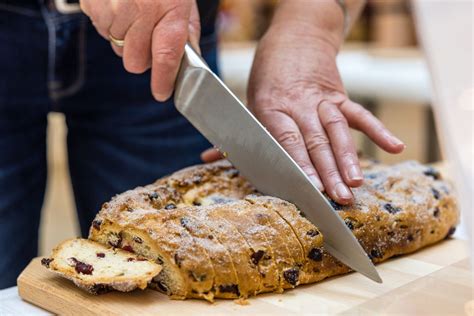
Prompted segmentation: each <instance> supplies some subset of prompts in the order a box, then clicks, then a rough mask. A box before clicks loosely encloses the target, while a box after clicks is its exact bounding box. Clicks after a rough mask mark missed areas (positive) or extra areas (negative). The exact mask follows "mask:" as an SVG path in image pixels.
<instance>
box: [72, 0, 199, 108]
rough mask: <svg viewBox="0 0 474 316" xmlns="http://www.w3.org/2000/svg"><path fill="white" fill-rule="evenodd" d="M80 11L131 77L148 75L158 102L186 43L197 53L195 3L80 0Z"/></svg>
mask: <svg viewBox="0 0 474 316" xmlns="http://www.w3.org/2000/svg"><path fill="white" fill-rule="evenodd" d="M80 4H81V9H82V10H83V12H84V13H85V14H86V15H88V16H89V17H90V19H91V20H92V23H93V24H94V26H95V27H96V29H97V31H98V32H99V33H100V35H102V36H103V37H104V38H105V39H107V40H109V39H110V36H112V37H113V38H115V39H119V40H124V45H123V47H119V46H117V45H114V44H112V43H111V44H112V49H113V50H114V51H115V53H116V54H117V55H119V56H121V57H122V58H123V64H124V67H125V69H126V70H127V71H129V72H131V73H136V74H139V73H143V72H145V71H146V70H148V69H149V68H151V69H152V72H151V90H152V93H153V96H154V97H155V99H157V100H158V101H165V100H166V99H168V98H169V97H170V96H171V94H172V93H173V90H174V83H175V80H176V76H177V74H178V71H179V67H180V64H181V58H182V56H183V53H184V46H185V44H186V41H188V40H189V42H190V43H191V45H192V46H193V47H194V48H195V49H199V37H200V33H201V29H200V21H199V12H198V8H197V5H196V1H195V0H160V1H156V0H100V1H98V0H81V2H80Z"/></svg>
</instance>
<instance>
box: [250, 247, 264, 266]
mask: <svg viewBox="0 0 474 316" xmlns="http://www.w3.org/2000/svg"><path fill="white" fill-rule="evenodd" d="M264 254H265V251H263V250H258V251H256V252H254V253H253V254H252V255H250V259H251V260H252V263H253V264H254V265H258V263H259V262H260V260H261V259H262V257H263V255H264Z"/></svg>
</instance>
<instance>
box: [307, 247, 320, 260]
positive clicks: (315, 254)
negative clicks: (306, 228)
mask: <svg viewBox="0 0 474 316" xmlns="http://www.w3.org/2000/svg"><path fill="white" fill-rule="evenodd" d="M308 258H309V259H311V260H313V261H321V260H323V252H322V251H321V249H318V248H313V249H311V250H310V251H309V253H308Z"/></svg>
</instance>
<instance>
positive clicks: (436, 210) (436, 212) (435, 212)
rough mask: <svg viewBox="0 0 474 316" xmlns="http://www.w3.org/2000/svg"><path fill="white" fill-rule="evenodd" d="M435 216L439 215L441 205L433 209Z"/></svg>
mask: <svg viewBox="0 0 474 316" xmlns="http://www.w3.org/2000/svg"><path fill="white" fill-rule="evenodd" d="M433 216H434V217H439V207H435V209H434V211H433Z"/></svg>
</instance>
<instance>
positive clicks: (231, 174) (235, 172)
mask: <svg viewBox="0 0 474 316" xmlns="http://www.w3.org/2000/svg"><path fill="white" fill-rule="evenodd" d="M225 174H226V175H227V176H228V177H229V178H235V177H237V176H238V175H239V174H240V172H239V170H237V169H229V170H227V171H226V172H225Z"/></svg>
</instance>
